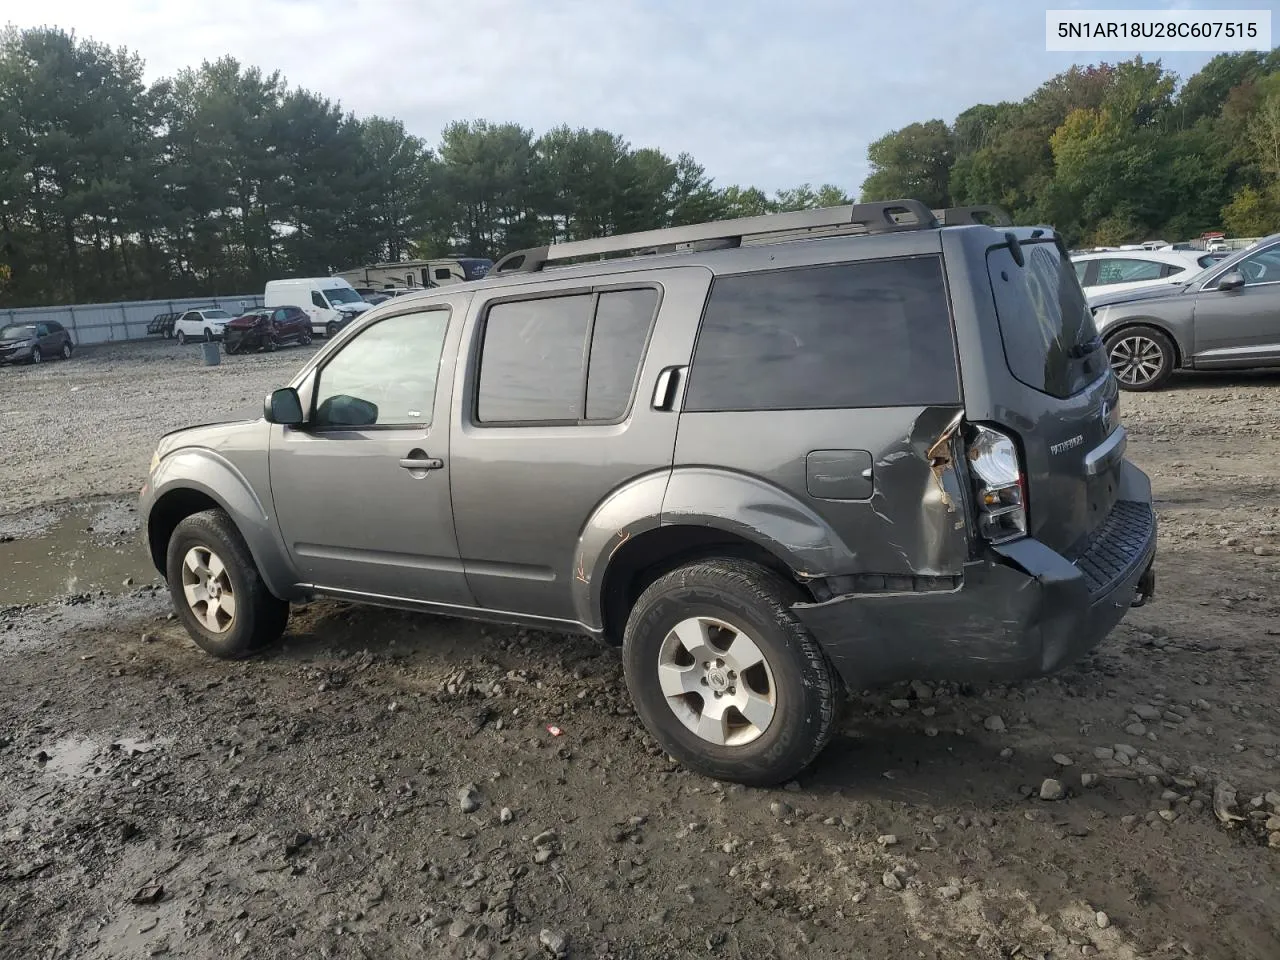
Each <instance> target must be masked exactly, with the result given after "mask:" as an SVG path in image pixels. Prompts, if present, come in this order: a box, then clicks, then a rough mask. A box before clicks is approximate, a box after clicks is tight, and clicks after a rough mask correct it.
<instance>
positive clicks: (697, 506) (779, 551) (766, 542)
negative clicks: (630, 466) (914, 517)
mask: <svg viewBox="0 0 1280 960" xmlns="http://www.w3.org/2000/svg"><path fill="white" fill-rule="evenodd" d="M662 523H663V525H669V524H695V525H702V526H707V527H711V528H713V529H717V530H723V531H725V532H726V533H731V534H735V535H736V536H739V537H742V538H743V539H746V540H750V541H751V542H752V543H755V544H756V545H758V546H760V547H762V548H764V549H765V550H768V551H769V552H770V553H772V554H773V555H774V556H776V557H778V559H780V560H782V561H783V562H784V563H785V564H786V565H787V566H788V567H790V568H791V570H792V571H793V572H794V573H795V574H796V576H797V577H799V578H800V579H802V580H810V579H815V578H819V577H824V576H828V575H831V574H835V573H848V572H849V571H850V570H855V569H857V564H856V556H855V554H854V551H853V550H852V549H851V548H850V546H849V545H848V544H847V543H845V542H844V541H843V540H841V539H840V537H839V536H838V535H837V534H836V533H835V531H833V530H832V529H831V527H830V526H828V525H827V523H826V522H824V521H823V519H822V518H821V517H819V516H818V514H817V513H815V512H814V511H813V510H812V509H810V508H809V507H808V506H806V505H805V504H803V503H801V502H800V501H799V500H798V499H796V498H795V497H794V496H792V495H791V494H790V493H788V492H787V491H785V490H783V489H781V488H780V487H776V486H774V485H773V484H770V483H766V482H765V481H763V480H761V479H759V478H758V477H752V476H748V475H747V474H742V473H735V472H733V471H730V470H717V469H714V468H711V467H682V468H680V469H678V470H676V471H674V472H673V473H672V475H671V480H670V482H669V483H668V484H667V492H666V497H665V498H664V500H663V503H662Z"/></svg>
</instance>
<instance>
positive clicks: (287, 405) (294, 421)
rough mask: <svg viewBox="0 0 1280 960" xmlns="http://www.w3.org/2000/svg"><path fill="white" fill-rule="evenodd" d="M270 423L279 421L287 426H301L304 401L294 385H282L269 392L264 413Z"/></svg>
mask: <svg viewBox="0 0 1280 960" xmlns="http://www.w3.org/2000/svg"><path fill="white" fill-rule="evenodd" d="M262 415H263V416H264V417H265V418H266V420H267V422H268V423H278V424H280V425H281V426H285V427H296V426H300V425H301V424H302V422H303V417H302V401H301V400H300V399H299V398H298V391H297V390H295V389H293V387H281V388H280V389H279V390H273V391H271V393H269V394H267V402H266V404H265V405H264V409H263V414H262Z"/></svg>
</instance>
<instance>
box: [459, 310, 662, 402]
mask: <svg viewBox="0 0 1280 960" xmlns="http://www.w3.org/2000/svg"><path fill="white" fill-rule="evenodd" d="M657 304H658V291H657V290H656V289H653V288H644V289H636V290H610V291H604V292H601V293H599V294H591V293H579V294H571V295H568V296H562V297H543V298H540V299H537V300H518V301H508V302H506V303H496V304H494V305H493V306H492V307H490V308H489V313H488V316H487V318H486V320H485V329H484V343H483V345H482V347H481V350H480V377H479V386H478V389H477V398H476V418H477V420H478V421H479V422H480V423H490V424H492V423H512V424H514V423H580V422H584V421H610V420H618V419H620V418H621V417H622V416H623V415H624V414H625V413H626V411H627V407H628V406H629V405H630V402H631V396H632V393H633V392H634V390H635V383H636V378H637V376H638V374H639V372H640V364H641V361H642V360H643V358H644V346H645V343H646V341H647V340H648V336H649V329H650V327H651V326H652V325H653V318H654V314H655V312H656V308H657Z"/></svg>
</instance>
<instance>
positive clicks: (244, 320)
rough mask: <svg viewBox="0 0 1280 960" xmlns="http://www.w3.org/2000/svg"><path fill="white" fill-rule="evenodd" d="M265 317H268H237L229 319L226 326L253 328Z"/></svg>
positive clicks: (237, 328) (244, 328)
mask: <svg viewBox="0 0 1280 960" xmlns="http://www.w3.org/2000/svg"><path fill="white" fill-rule="evenodd" d="M265 319H266V317H259V316H248V317H236V318H235V319H234V320H228V321H227V322H226V323H225V326H227V327H229V328H231V329H232V330H252V329H253V328H254V327H256V326H257V325H258V324H260V323H262V321H263V320H265Z"/></svg>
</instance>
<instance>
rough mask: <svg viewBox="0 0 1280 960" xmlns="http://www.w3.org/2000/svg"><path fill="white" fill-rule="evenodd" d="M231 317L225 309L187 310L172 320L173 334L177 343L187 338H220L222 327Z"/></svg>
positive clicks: (185, 340) (184, 341)
mask: <svg viewBox="0 0 1280 960" xmlns="http://www.w3.org/2000/svg"><path fill="white" fill-rule="evenodd" d="M230 319H231V314H229V313H227V311H225V310H214V309H212V308H208V309H201V310H188V311H187V312H186V313H184V314H183V315H182V316H180V317H179V318H178V319H177V320H175V321H174V322H173V335H174V336H175V337H177V338H178V342H179V343H186V342H187V341H188V340H221V339H222V328H223V327H225V326H226V325H227V321H228V320H230Z"/></svg>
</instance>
